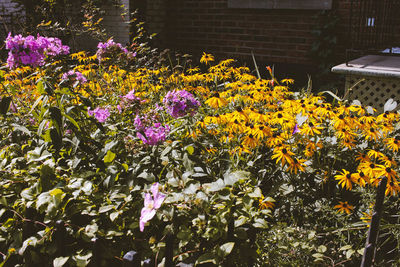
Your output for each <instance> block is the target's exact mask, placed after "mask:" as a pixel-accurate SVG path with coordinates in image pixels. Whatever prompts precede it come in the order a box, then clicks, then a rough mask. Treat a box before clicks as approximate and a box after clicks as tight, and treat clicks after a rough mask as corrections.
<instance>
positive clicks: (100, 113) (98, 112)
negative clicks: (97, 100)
mask: <svg viewBox="0 0 400 267" xmlns="http://www.w3.org/2000/svg"><path fill="white" fill-rule="evenodd" d="M88 114H89V115H90V116H93V115H94V117H95V118H96V119H97V120H98V121H99V122H105V121H106V120H107V118H108V117H110V112H109V111H108V109H106V108H99V107H97V108H95V109H94V110H90V108H88Z"/></svg>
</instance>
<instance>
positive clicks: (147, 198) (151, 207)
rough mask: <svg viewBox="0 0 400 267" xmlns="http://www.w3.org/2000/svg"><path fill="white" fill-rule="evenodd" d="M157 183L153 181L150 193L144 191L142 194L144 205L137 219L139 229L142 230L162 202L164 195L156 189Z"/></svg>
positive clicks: (157, 187)
mask: <svg viewBox="0 0 400 267" xmlns="http://www.w3.org/2000/svg"><path fill="white" fill-rule="evenodd" d="M158 189H159V184H158V183H155V184H153V185H152V186H151V193H152V194H153V197H152V196H151V195H150V193H146V194H145V195H144V207H143V209H142V211H141V212H140V220H139V228H140V231H141V232H143V230H144V226H145V224H146V223H147V222H148V221H150V220H151V219H152V218H153V217H154V215H156V210H158V209H159V208H160V207H161V204H162V203H163V202H164V199H165V197H166V196H165V195H164V194H162V193H160V192H159V191H158Z"/></svg>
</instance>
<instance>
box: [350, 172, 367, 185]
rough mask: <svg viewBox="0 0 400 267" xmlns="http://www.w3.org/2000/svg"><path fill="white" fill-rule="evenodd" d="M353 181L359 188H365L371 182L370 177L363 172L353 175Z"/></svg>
mask: <svg viewBox="0 0 400 267" xmlns="http://www.w3.org/2000/svg"><path fill="white" fill-rule="evenodd" d="M351 180H352V181H354V183H356V184H358V185H359V186H362V187H364V186H365V184H366V183H368V182H369V177H368V176H366V175H365V174H364V173H363V172H362V171H359V172H356V173H352V174H351Z"/></svg>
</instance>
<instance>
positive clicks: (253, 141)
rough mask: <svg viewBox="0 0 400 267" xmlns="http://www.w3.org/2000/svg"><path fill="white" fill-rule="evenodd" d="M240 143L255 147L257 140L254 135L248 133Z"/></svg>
mask: <svg viewBox="0 0 400 267" xmlns="http://www.w3.org/2000/svg"><path fill="white" fill-rule="evenodd" d="M242 144H243V146H244V147H248V148H255V147H256V146H257V144H258V140H257V139H256V138H254V135H252V134H249V135H246V136H245V137H244V139H243V142H242Z"/></svg>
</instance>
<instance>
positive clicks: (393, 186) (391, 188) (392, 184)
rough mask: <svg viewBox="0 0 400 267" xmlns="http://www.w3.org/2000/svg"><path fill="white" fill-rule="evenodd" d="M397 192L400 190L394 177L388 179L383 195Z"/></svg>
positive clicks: (392, 194) (393, 194)
mask: <svg viewBox="0 0 400 267" xmlns="http://www.w3.org/2000/svg"><path fill="white" fill-rule="evenodd" d="M399 192H400V186H399V183H398V182H397V181H396V180H395V179H393V180H390V181H388V183H387V185H386V190H385V195H386V196H388V195H391V196H395V195H396V194H397V193H399Z"/></svg>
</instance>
